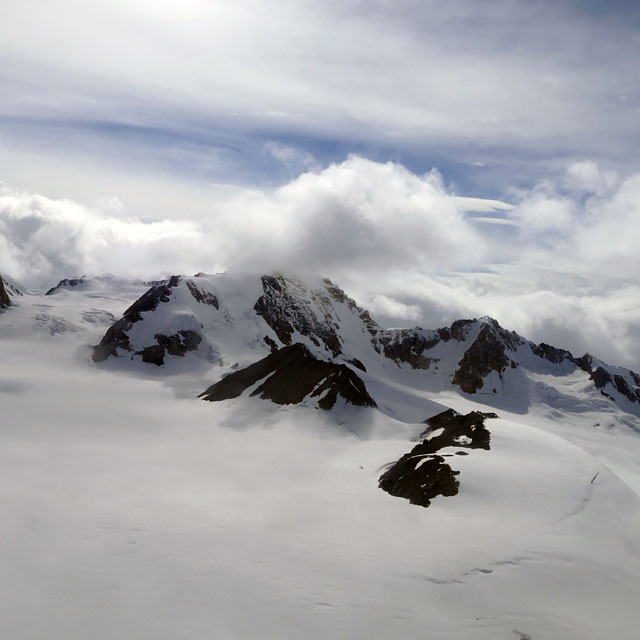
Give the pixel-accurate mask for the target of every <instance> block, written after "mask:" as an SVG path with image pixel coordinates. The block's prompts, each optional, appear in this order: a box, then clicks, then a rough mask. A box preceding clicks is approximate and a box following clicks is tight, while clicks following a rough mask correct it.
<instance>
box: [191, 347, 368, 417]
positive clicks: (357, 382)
mask: <svg viewBox="0 0 640 640" xmlns="http://www.w3.org/2000/svg"><path fill="white" fill-rule="evenodd" d="M263 379H264V382H263V383H262V384H261V385H260V386H259V387H258V388H257V389H255V390H254V391H253V392H252V393H251V395H252V396H259V397H261V398H266V399H269V400H272V401H273V402H275V403H276V404H298V403H300V402H302V401H303V400H304V399H305V398H307V397H318V398H319V402H318V406H319V407H320V408H321V409H331V408H332V407H333V406H334V405H335V403H336V401H337V399H338V396H341V397H343V398H344V399H345V400H346V401H347V402H350V403H351V404H354V405H357V406H364V407H375V406H376V403H375V401H374V400H373V398H372V397H371V396H370V395H369V393H368V391H367V388H366V386H365V384H364V382H363V381H362V380H361V378H360V377H358V375H357V374H356V373H355V372H354V371H353V370H352V369H350V368H349V367H347V366H346V365H344V364H336V363H334V362H325V361H324V360H318V359H317V358H315V357H314V356H313V355H312V354H311V353H310V352H309V350H308V349H307V348H306V347H305V346H304V345H302V344H300V343H295V344H292V345H290V346H288V347H283V348H282V349H279V350H278V351H276V352H274V353H271V354H270V355H268V356H267V357H266V358H263V359H262V360H259V361H258V362H255V363H254V364H252V365H250V366H248V367H246V368H244V369H241V370H239V371H235V372H233V373H231V374H229V375H228V376H226V377H224V378H222V380H220V381H219V382H216V383H215V384H213V385H211V386H210V387H209V388H208V389H207V390H206V391H205V392H204V393H202V394H201V395H200V397H201V398H203V399H204V400H209V401H212V402H215V401H218V400H228V399H230V398H237V397H238V396H240V395H242V393H243V392H244V391H245V390H246V389H248V388H249V387H251V386H252V385H254V384H256V383H257V382H259V381H260V380H263Z"/></svg>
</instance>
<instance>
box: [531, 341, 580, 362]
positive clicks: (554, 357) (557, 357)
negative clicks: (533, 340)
mask: <svg viewBox="0 0 640 640" xmlns="http://www.w3.org/2000/svg"><path fill="white" fill-rule="evenodd" d="M531 351H533V353H534V354H535V355H536V356H538V357H539V358H544V359H545V360H548V361H549V362H551V363H553V364H560V363H561V362H564V360H565V359H566V360H571V361H572V362H575V359H574V358H573V356H572V355H571V353H570V352H569V351H567V350H566V349H558V348H556V347H552V346H551V345H550V344H545V343H544V342H541V343H540V344H538V345H534V346H533V347H532V348H531Z"/></svg>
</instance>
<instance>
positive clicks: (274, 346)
mask: <svg viewBox="0 0 640 640" xmlns="http://www.w3.org/2000/svg"><path fill="white" fill-rule="evenodd" d="M263 340H264V341H265V343H266V344H268V345H269V347H270V349H271V353H273V352H274V351H277V350H278V349H279V347H278V344H277V343H276V341H275V340H274V339H273V338H270V337H269V336H265V337H264V338H263Z"/></svg>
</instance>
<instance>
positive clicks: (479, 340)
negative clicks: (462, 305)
mask: <svg viewBox="0 0 640 640" xmlns="http://www.w3.org/2000/svg"><path fill="white" fill-rule="evenodd" d="M509 364H510V359H509V358H508V357H507V355H506V345H505V344H504V342H503V341H502V340H500V339H499V338H498V336H497V335H496V333H495V332H494V331H492V329H491V327H490V326H489V325H487V324H484V325H483V326H482V328H481V329H480V332H479V333H478V336H477V337H476V339H475V340H474V342H473V344H472V345H471V346H470V347H469V348H468V349H467V350H466V351H465V353H464V356H462V359H461V360H460V362H458V369H457V370H456V372H455V373H454V375H453V384H456V385H458V386H459V387H460V389H462V391H464V392H465V393H476V391H478V390H479V389H482V387H483V386H484V378H485V376H487V375H488V374H489V373H491V371H497V372H498V373H502V372H503V371H504V370H505V369H506V367H507V366H509Z"/></svg>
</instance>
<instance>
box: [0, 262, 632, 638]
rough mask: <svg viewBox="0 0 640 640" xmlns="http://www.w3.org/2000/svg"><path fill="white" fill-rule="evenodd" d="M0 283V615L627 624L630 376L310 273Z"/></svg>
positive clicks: (519, 627) (56, 630)
mask: <svg viewBox="0 0 640 640" xmlns="http://www.w3.org/2000/svg"><path fill="white" fill-rule="evenodd" d="M72 281H75V282H76V284H71V282H72ZM6 282H11V281H10V279H9V278H6ZM5 289H6V291H7V296H8V297H9V301H10V302H11V306H10V307H7V308H5V309H3V310H2V311H1V312H0V400H1V408H0V427H1V428H0V444H1V446H0V494H1V499H0V518H1V519H2V522H3V523H5V526H4V529H3V536H2V538H0V568H2V570H3V573H4V574H5V575H8V576H11V580H10V581H9V580H7V581H4V583H3V585H0V636H2V637H7V638H21V639H22V638H24V639H28V640H44V638H48V637H65V638H72V639H75V638H78V639H79V638H85V637H87V634H88V635H90V636H91V637H92V638H96V639H97V640H110V639H111V638H113V637H121V638H133V637H136V638H137V637H153V638H155V639H158V640H170V639H171V640H172V639H173V638H176V637H184V636H185V634H186V635H188V636H189V637H194V638H204V637H211V635H212V634H213V635H214V636H215V637H222V638H232V639H234V640H235V639H244V638H249V637H254V636H255V630H256V628H257V629H259V630H260V636H261V637H263V638H267V639H269V640H271V639H273V640H275V639H278V640H280V639H282V638H298V637H305V638H309V639H310V640H321V639H322V640H324V638H327V637H348V638H350V639H355V640H360V639H362V640H364V639H365V638H367V640H369V639H370V638H388V637H400V636H411V637H433V638H438V639H443V640H469V639H471V640H484V639H485V638H514V637H518V638H532V639H535V638H563V640H578V639H579V640H585V639H587V640H599V639H600V638H604V637H633V635H634V633H635V631H636V629H637V625H638V616H637V613H636V610H637V601H638V598H640V586H639V584H638V580H637V575H638V572H639V571H640V544H639V542H638V539H637V531H638V530H639V528H640V418H639V417H638V414H637V407H638V406H639V405H638V403H637V401H636V400H635V398H637V387H638V384H637V382H638V381H637V376H635V374H633V373H632V372H630V371H627V370H625V369H621V368H617V367H613V366H609V365H607V364H605V363H602V362H600V361H599V360H597V359H596V358H595V357H590V356H584V357H574V356H573V355H571V354H569V353H568V352H566V351H562V350H560V349H557V348H553V347H551V346H548V345H544V344H542V345H537V344H534V343H532V342H529V341H527V340H526V339H525V338H522V337H520V336H518V335H516V334H514V333H512V332H509V331H507V330H505V329H503V328H502V327H500V326H499V325H498V324H497V323H496V322H495V321H493V320H491V319H489V318H481V319H475V320H460V321H457V322H455V323H453V324H452V325H451V326H450V327H444V328H440V329H419V328H412V329H384V328H382V327H380V326H378V325H377V324H376V323H375V321H374V320H373V319H372V318H371V317H370V316H369V314H368V313H367V312H366V311H364V310H362V309H361V308H359V307H358V305H357V304H356V303H355V302H354V301H353V300H351V299H350V298H349V297H348V296H347V295H346V294H345V293H344V292H343V291H341V290H340V289H339V288H338V287H337V286H336V285H334V284H333V283H331V282H329V281H326V280H322V279H320V278H318V279H313V280H306V281H304V282H303V281H301V280H300V279H298V278H294V277H292V276H283V275H279V274H276V275H268V276H263V277H260V276H249V275H232V274H219V275H215V276H206V275H202V274H199V275H198V276H194V277H183V276H176V277H172V278H169V279H168V280H166V281H162V282H157V283H153V284H151V286H149V285H148V284H144V283H143V282H141V281H138V282H127V281H123V280H119V279H117V278H111V277H105V278H91V277H83V278H73V279H71V280H67V281H66V282H64V281H63V283H62V284H61V285H60V286H58V287H54V291H53V292H52V293H51V294H50V295H40V294H36V293H33V292H29V291H26V290H25V291H23V293H24V295H22V296H20V295H18V294H17V293H16V292H15V291H13V290H10V289H9V287H8V286H7V284H5ZM494 390H495V391H494ZM203 400H210V401H211V402H209V401H203ZM316 408H319V409H320V410H316ZM416 505H417V506H416ZM425 506H428V508H426V509H425V508H424V507H425Z"/></svg>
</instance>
